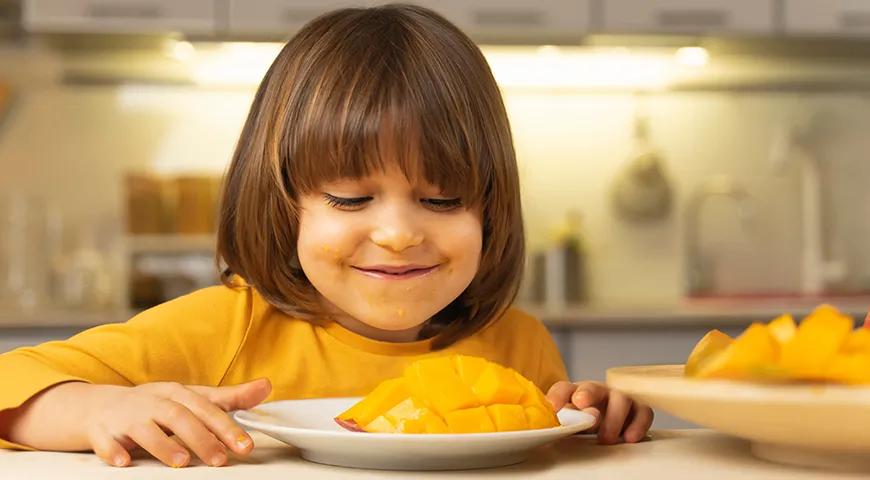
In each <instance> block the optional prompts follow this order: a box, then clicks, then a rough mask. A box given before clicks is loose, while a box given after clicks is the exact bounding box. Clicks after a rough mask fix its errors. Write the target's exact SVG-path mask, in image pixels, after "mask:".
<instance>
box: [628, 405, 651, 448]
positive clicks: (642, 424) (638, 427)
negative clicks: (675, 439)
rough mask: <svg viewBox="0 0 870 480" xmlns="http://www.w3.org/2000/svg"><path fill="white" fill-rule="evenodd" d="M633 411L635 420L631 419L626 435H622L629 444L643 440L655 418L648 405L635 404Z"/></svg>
mask: <svg viewBox="0 0 870 480" xmlns="http://www.w3.org/2000/svg"><path fill="white" fill-rule="evenodd" d="M632 410H633V411H634V418H633V419H631V421H630V423H629V424H628V427H627V428H626V429H625V433H624V434H623V435H622V438H623V439H624V440H625V441H626V442H627V443H637V442H639V441H641V440H643V437H644V436H646V432H648V431H649V429H650V427H652V424H653V419H654V418H655V414H654V413H653V410H652V408H650V407H648V406H646V405H642V404H637V403H635V404H634V405H633V406H632Z"/></svg>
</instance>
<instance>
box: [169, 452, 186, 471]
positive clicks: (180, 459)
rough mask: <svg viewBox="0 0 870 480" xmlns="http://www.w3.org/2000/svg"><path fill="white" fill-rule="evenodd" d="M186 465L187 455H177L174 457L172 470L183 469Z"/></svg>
mask: <svg viewBox="0 0 870 480" xmlns="http://www.w3.org/2000/svg"><path fill="white" fill-rule="evenodd" d="M185 463H187V454H186V453H176V454H175V455H173V456H172V468H181V466H182V465H184V464H185Z"/></svg>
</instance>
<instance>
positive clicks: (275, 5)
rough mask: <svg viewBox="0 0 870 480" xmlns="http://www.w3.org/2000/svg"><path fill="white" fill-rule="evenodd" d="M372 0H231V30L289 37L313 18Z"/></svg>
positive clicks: (368, 4) (368, 2) (233, 32)
mask: <svg viewBox="0 0 870 480" xmlns="http://www.w3.org/2000/svg"><path fill="white" fill-rule="evenodd" d="M371 4H372V1H371V0H230V13H229V17H230V18H229V29H230V33H231V34H245V35H255V36H257V35H259V36H270V37H271V36H282V37H287V36H290V35H292V34H293V32H295V31H297V30H299V29H300V28H301V27H302V26H303V25H305V24H306V23H308V22H309V21H311V20H313V19H314V18H316V17H318V16H320V15H322V14H324V13H326V12H329V11H331V10H335V9H338V8H344V7H360V6H363V7H364V6H370V5H371Z"/></svg>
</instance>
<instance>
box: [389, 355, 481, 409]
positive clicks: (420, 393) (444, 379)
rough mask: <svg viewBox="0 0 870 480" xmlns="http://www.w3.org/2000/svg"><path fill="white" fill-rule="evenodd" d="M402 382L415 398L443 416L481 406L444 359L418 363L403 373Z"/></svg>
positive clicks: (449, 361) (449, 363) (449, 362)
mask: <svg viewBox="0 0 870 480" xmlns="http://www.w3.org/2000/svg"><path fill="white" fill-rule="evenodd" d="M404 378H405V383H406V384H407V385H408V388H409V389H410V390H411V393H413V394H414V395H415V396H417V397H419V398H421V399H424V401H425V402H426V403H427V404H428V405H429V407H430V408H432V409H433V410H435V411H436V412H438V414H439V415H441V416H442V417H444V416H445V415H447V414H449V413H450V412H452V411H454V410H461V409H466V408H473V407H477V406H479V405H480V402H478V400H477V397H476V396H475V395H474V393H472V391H471V389H469V388H468V387H467V386H466V385H465V384H464V383H462V380H460V379H459V375H457V374H456V370H454V368H453V362H452V361H451V359H450V358H447V357H438V358H433V359H426V360H420V361H418V362H415V363H413V364H411V365H410V366H409V367H408V368H407V369H406V370H405V375H404Z"/></svg>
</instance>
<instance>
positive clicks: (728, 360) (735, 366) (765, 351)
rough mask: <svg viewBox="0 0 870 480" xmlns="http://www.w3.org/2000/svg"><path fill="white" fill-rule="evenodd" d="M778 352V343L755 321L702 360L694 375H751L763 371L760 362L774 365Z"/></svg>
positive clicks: (722, 376) (749, 376) (721, 376)
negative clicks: (710, 355)
mask: <svg viewBox="0 0 870 480" xmlns="http://www.w3.org/2000/svg"><path fill="white" fill-rule="evenodd" d="M778 354H779V343H778V342H777V341H776V339H775V338H774V337H773V334H771V332H770V330H768V329H767V327H766V326H765V325H762V324H760V323H754V324H752V325H750V326H749V328H747V329H746V331H745V332H743V334H742V335H740V336H739V337H737V339H736V340H734V342H733V343H732V344H731V345H729V346H728V347H727V348H725V349H724V350H721V351H719V352H718V353H716V354H714V355H713V356H712V357H711V358H710V359H709V360H708V361H707V362H705V363H704V364H703V365H702V366H701V367H700V369H699V370H698V372H697V373H696V375H695V376H697V377H698V378H722V379H726V378H751V377H753V376H758V375H759V374H760V373H761V372H762V371H763V370H761V369H760V368H759V366H760V365H773V364H775V362H776V359H777V357H778Z"/></svg>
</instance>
